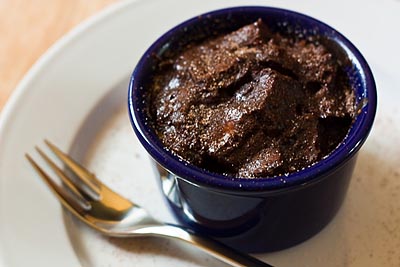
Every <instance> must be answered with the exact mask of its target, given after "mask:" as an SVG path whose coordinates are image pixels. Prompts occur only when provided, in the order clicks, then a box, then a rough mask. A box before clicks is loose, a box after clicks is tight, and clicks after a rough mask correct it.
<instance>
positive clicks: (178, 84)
mask: <svg viewBox="0 0 400 267" xmlns="http://www.w3.org/2000/svg"><path fill="white" fill-rule="evenodd" d="M341 64H342V63H341V60H339V59H338V58H337V57H336V56H335V54H334V53H333V52H332V51H329V50H328V48H327V46H326V45H323V44H322V42H320V41H318V39H317V38H316V39H315V40H311V39H310V40H309V39H308V40H304V39H300V38H297V37H287V36H281V35H280V34H277V33H272V32H271V31H270V30H269V29H268V28H267V27H266V25H265V24H264V23H263V22H262V21H261V20H258V21H257V22H255V23H253V24H250V25H247V26H244V27H242V28H240V29H238V30H237V31H234V32H232V33H229V34H227V35H223V36H219V37H214V38H212V39H210V40H205V41H203V42H200V43H195V44H189V45H187V46H186V47H185V48H184V49H183V50H182V51H181V52H180V53H179V54H177V55H175V56H173V57H170V58H168V59H163V60H161V61H160V63H159V66H158V72H157V74H156V75H155V76H154V78H153V82H152V84H151V88H152V89H151V90H150V92H149V98H150V103H151V104H150V108H149V113H150V114H149V115H150V117H151V118H152V120H153V121H152V124H153V127H154V129H155V131H156V133H157V134H158V136H159V138H160V140H161V141H162V142H163V144H164V145H165V147H166V148H167V149H169V150H171V151H172V152H173V153H175V154H176V155H178V156H180V157H181V158H183V159H184V160H186V161H187V162H189V163H192V164H194V165H197V166H199V167H202V168H204V169H207V170H209V171H212V172H217V173H221V174H226V175H230V176H236V177H242V178H255V177H273V176H276V175H282V174H287V173H291V172H295V171H297V170H301V169H303V168H305V167H307V166H310V165H311V164H313V163H315V162H317V161H318V160H320V159H321V158H323V157H325V156H326V155H328V154H329V153H330V152H331V151H332V150H334V149H335V148H336V147H337V146H338V144H339V143H340V142H341V141H342V140H343V138H344V137H345V136H346V134H347V132H348V130H349V128H350V126H351V123H352V120H353V117H354V116H355V97H354V92H353V90H352V88H351V87H350V84H349V82H348V80H347V78H346V75H345V74H344V71H343V66H342V65H341Z"/></svg>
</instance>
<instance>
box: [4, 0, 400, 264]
mask: <svg viewBox="0 0 400 267" xmlns="http://www.w3.org/2000/svg"><path fill="white" fill-rule="evenodd" d="M240 4H242V5H243V4H245V5H250V4H260V5H261V4H263V5H272V6H279V7H284V8H288V9H292V10H297V11H300V12H303V13H306V14H309V15H311V16H314V17H316V18H318V19H320V20H323V21H325V22H327V23H328V24H330V25H332V26H333V27H334V28H336V29H338V30H339V31H341V32H342V33H344V34H345V35H346V36H347V37H348V38H349V39H350V40H352V41H353V42H354V43H355V45H356V46H358V47H359V48H360V50H361V51H362V52H363V54H364V55H365V57H366V58H367V60H368V61H369V62H370V64H371V66H372V69H373V72H374V74H375V77H376V80H377V84H378V90H379V109H378V114H377V118H376V123H375V127H374V130H373V132H372V133H371V135H370V138H369V140H368V142H367V143H366V144H365V146H364V147H363V149H362V151H361V153H360V156H359V161H358V164H357V166H356V171H355V174H354V177H353V180H352V183H351V186H350V191H349V194H348V197H347V198H346V201H345V204H344V206H343V208H342V209H341V210H340V212H339V214H338V215H337V216H336V217H335V219H334V220H333V222H332V223H331V224H329V225H328V226H327V227H326V228H325V229H324V230H323V231H322V232H321V233H320V234H318V235H317V236H315V237H314V238H312V239H310V240H308V241H306V242H304V243H303V244H301V245H299V246H296V247H294V248H291V249H288V250H285V251H281V252H277V253H270V254H263V255H257V256H258V257H260V258H262V259H265V260H268V262H270V263H272V264H275V265H276V266H279V267H285V266H294V265H296V266H400V250H399V247H400V178H399V177H400V167H399V164H398V162H399V160H400V158H399V157H400V149H399V147H400V146H399V139H398V136H400V128H399V127H400V116H399V108H398V106H397V102H398V99H399V97H400V96H399V94H400V93H399V92H400V90H398V85H399V84H400V78H399V77H400V75H399V73H398V62H400V56H399V53H398V44H399V43H400V39H399V35H398V26H399V25H400V16H398V14H400V2H399V1H396V0H385V1H373V0H370V1H344V0H341V1H330V2H322V1H298V0H292V1H285V2H281V1H249V0H247V1H239V0H237V1H212V0H206V1H205V0H203V1H194V0H193V1H178V0H169V1H165V0H164V1H163V0H152V1H144V0H143V1H128V2H126V1H125V2H120V3H118V4H117V5H114V6H112V7H111V8H109V9H107V10H106V11H104V12H102V13H101V14H99V15H98V16H96V17H95V18H92V19H90V20H89V21H87V22H85V23H83V24H82V25H81V26H79V27H78V28H77V29H75V30H74V31H72V32H71V33H69V34H68V35H66V36H65V37H64V38H63V39H62V40H60V41H59V42H58V43H57V44H56V45H54V46H53V47H52V48H51V49H50V50H49V51H48V52H47V53H46V54H45V55H44V56H43V57H42V58H41V59H40V60H39V61H38V63H36V64H35V66H34V67H33V68H32V69H31V71H30V72H29V73H28V74H27V75H26V77H25V78H24V79H23V80H22V81H21V83H20V84H19V86H18V88H17V89H16V91H15V93H14V94H13V96H12V98H11V99H10V101H9V102H8V104H7V105H6V107H5V108H4V110H3V112H2V114H1V117H0V266H2V265H3V266H9V267H17V266H41V267H50V266H52V267H53V266H60V267H63V266H75V267H76V266H80V265H84V266H96V267H98V266H224V265H223V264H220V263H219V262H217V261H215V260H213V259H211V258H208V257H207V256H205V255H203V254H201V253H197V251H195V250H193V249H192V248H188V247H187V246H183V245H181V244H179V243H171V242H168V241H165V240H160V239H140V240H118V239H109V238H105V237H102V236H100V235H98V234H97V233H94V232H93V231H91V230H89V229H88V228H87V227H85V226H82V225H81V224H79V223H77V222H76V221H75V220H73V219H71V218H70V217H69V216H68V215H65V214H64V213H63V212H62V209H61V207H60V205H59V204H58V203H57V201H56V199H55V198H54V197H53V196H52V195H51V193H50V192H49V190H48V189H47V188H46V187H45V185H44V184H43V183H42V182H41V181H40V180H39V178H38V177H37V175H36V174H35V173H34V172H33V170H32V169H31V167H30V166H29V165H28V163H27V162H26V160H25V159H24V153H26V152H30V153H32V154H34V153H33V147H34V146H35V145H37V144H40V145H42V144H43V143H42V140H43V138H48V139H50V140H52V141H53V142H54V143H56V144H58V145H59V146H60V147H61V148H63V149H64V150H67V151H69V152H70V153H72V154H73V155H74V156H75V157H77V158H78V159H79V160H81V161H83V162H84V163H85V164H86V165H87V166H88V167H89V168H90V169H92V170H93V171H95V172H96V173H97V174H98V176H99V177H100V178H102V179H104V181H105V182H106V183H108V184H109V185H110V186H111V187H113V188H115V189H116V190H117V191H119V192H120V193H122V194H124V195H125V196H127V197H130V198H132V199H133V200H135V201H136V202H138V203H140V204H142V205H143V206H144V207H146V208H148V209H149V210H150V211H151V213H153V214H154V216H156V217H158V218H162V219H165V220H169V221H171V220H172V219H171V218H170V215H169V213H168V211H167V209H166V208H165V205H164V203H163V202H162V199H161V197H160V193H159V192H158V189H157V187H156V184H155V179H154V177H152V176H153V174H152V172H151V170H150V168H149V163H148V158H147V156H146V154H145V153H144V151H143V149H142V148H141V147H140V145H139V144H138V143H137V141H136V139H135V137H134V134H133V131H132V130H131V128H130V124H129V120H128V117H127V111H126V107H125V106H126V101H125V98H126V91H127V89H126V86H127V82H128V77H129V74H130V72H131V71H132V69H133V68H134V66H135V63H136V62H137V60H138V58H139V57H140V55H141V54H142V53H143V52H144V50H145V49H146V48H147V47H148V46H149V45H150V44H151V43H152V42H153V41H154V40H155V39H156V37H157V36H159V35H160V34H161V33H163V32H165V31H166V30H167V29H169V28H171V27H172V26H173V25H175V24H177V23H179V22H181V21H183V20H185V19H187V18H189V17H192V16H194V15H197V14H200V13H202V12H205V11H209V10H211V9H216V8H221V7H227V6H233V5H240ZM34 156H37V155H36V154H34ZM64 215H65V216H64Z"/></svg>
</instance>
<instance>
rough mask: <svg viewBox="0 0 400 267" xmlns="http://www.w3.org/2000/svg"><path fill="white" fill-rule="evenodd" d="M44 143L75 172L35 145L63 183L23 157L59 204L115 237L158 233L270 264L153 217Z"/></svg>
mask: <svg viewBox="0 0 400 267" xmlns="http://www.w3.org/2000/svg"><path fill="white" fill-rule="evenodd" d="M45 143H46V144H47V145H48V147H49V148H50V149H51V150H52V152H53V153H54V154H55V155H56V156H57V157H58V158H59V159H60V160H61V161H62V162H63V163H64V164H65V165H66V166H67V167H68V169H69V170H71V171H72V173H73V174H74V175H73V176H72V175H67V173H66V172H64V171H63V170H62V169H61V168H60V167H58V166H57V165H56V164H55V163H54V162H53V161H52V160H51V159H50V158H49V157H48V156H46V154H45V153H44V152H43V151H42V150H41V149H39V148H38V147H36V150H37V151H38V152H39V154H40V155H41V157H42V158H43V159H44V160H45V161H46V163H47V164H48V165H49V166H50V167H51V169H52V170H53V171H54V172H55V173H56V174H57V176H58V177H59V178H60V179H61V180H62V183H63V185H64V186H60V185H58V184H56V183H55V182H54V181H53V180H52V179H51V178H50V176H49V175H48V174H47V173H46V172H45V171H44V170H43V169H42V168H41V167H40V166H39V165H38V164H37V163H36V162H35V161H34V160H33V159H32V157H31V156H30V155H29V154H26V155H25V156H26V158H27V159H28V160H29V162H30V163H31V164H32V166H33V167H34V169H35V170H36V172H37V173H38V174H39V175H40V177H41V178H43V180H44V182H45V183H46V184H47V185H48V186H49V188H50V189H51V190H52V191H53V193H54V194H55V196H56V197H57V198H58V200H59V201H60V202H61V204H62V205H63V206H64V207H65V208H66V209H67V210H69V211H70V212H71V213H72V214H74V215H75V216H76V217H77V218H78V219H80V220H81V221H83V222H84V223H86V224H87V225H89V226H90V227H92V228H94V229H96V230H98V231H100V232H101V233H103V234H105V235H108V236H114V237H143V236H158V237H164V238H170V239H175V240H181V241H184V242H186V243H189V244H191V245H193V246H195V247H197V248H199V249H200V250H202V251H203V252H205V253H207V254H209V255H211V256H213V257H215V258H217V259H219V260H221V261H223V262H225V263H227V264H229V265H231V266H236V267H239V266H240V267H243V266H252V267H268V266H269V267H272V266H271V265H269V264H267V263H264V262H262V261H260V260H258V259H256V258H254V257H251V256H250V255H247V254H244V253H242V252H240V251H236V250H234V249H232V248H230V247H228V246H225V245H223V244H222V243H219V242H217V241H215V240H212V239H210V238H207V237H205V236H200V235H198V234H196V233H195V232H193V231H191V230H190V229H186V228H183V227H181V226H178V225H171V224H165V223H162V222H159V221H157V220H155V219H154V218H152V217H151V216H150V215H149V214H148V212H147V211H146V210H145V209H143V208H142V207H140V206H138V205H137V204H135V203H132V202H131V201H129V200H128V199H126V198H124V197H122V196H121V195H119V194H117V193H115V192H114V191H112V190H111V189H110V188H109V187H107V186H106V185H105V184H103V183H102V182H101V181H100V180H98V179H97V178H96V176H95V175H94V174H92V173H90V172H89V171H88V170H86V169H85V168H84V167H82V166H81V165H79V164H78V163H77V162H76V161H74V160H73V159H72V158H71V157H69V156H68V155H67V154H65V153H63V152H62V151H61V150H60V149H59V148H57V147H56V146H55V145H53V144H51V143H50V142H49V141H47V140H45ZM73 177H74V178H73Z"/></svg>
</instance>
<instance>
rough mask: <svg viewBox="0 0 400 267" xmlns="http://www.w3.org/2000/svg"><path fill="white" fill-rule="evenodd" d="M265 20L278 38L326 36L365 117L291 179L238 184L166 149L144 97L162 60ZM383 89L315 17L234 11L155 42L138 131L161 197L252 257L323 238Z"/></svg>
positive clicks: (135, 89) (134, 113)
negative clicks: (345, 63)
mask: <svg viewBox="0 0 400 267" xmlns="http://www.w3.org/2000/svg"><path fill="white" fill-rule="evenodd" d="M258 18H261V19H263V21H264V22H265V23H266V24H267V25H268V26H269V27H270V28H271V29H272V30H274V31H278V32H280V31H284V32H286V33H287V32H291V33H293V34H301V35H304V36H308V35H319V36H323V37H325V38H327V39H329V40H332V41H333V42H334V43H336V44H337V46H338V47H340V53H344V54H345V55H346V56H347V57H348V59H349V60H350V62H351V66H349V67H347V68H346V70H345V71H346V73H347V75H348V77H349V80H350V82H351V84H352V86H353V88H354V90H355V95H356V99H357V102H358V103H359V113H358V115H357V117H356V118H355V120H354V122H353V124H352V127H351V129H350V131H349V133H348V135H347V136H346V138H345V139H344V141H343V142H342V143H341V144H340V145H339V146H338V147H337V148H336V149H335V150H334V151H333V152H332V153H331V154H330V155H329V156H328V157H326V158H324V159H322V160H321V161H319V162H318V163H316V164H314V165H312V166H310V167H308V168H305V169H304V170H301V171H298V172H296V173H292V174H290V175H288V176H278V177H273V178H258V179H239V178H234V177H227V176H223V175H220V174H216V173H212V172H209V171H207V170H204V169H202V168H199V167H197V166H194V165H191V164H188V163H187V162H185V161H182V160H181V159H180V158H179V157H177V156H175V155H174V154H172V153H171V152H170V151H168V150H167V149H165V148H164V146H163V144H162V143H161V141H160V140H159V139H158V137H157V135H156V134H155V132H154V130H153V129H152V128H151V127H150V126H149V123H148V122H149V119H150V118H149V117H148V114H147V113H146V112H145V110H146V108H145V105H146V104H147V100H146V97H145V92H146V90H148V89H147V85H148V84H149V79H151V77H152V71H153V69H154V68H153V67H154V64H155V62H156V60H157V58H159V57H160V56H162V54H163V53H165V52H166V51H168V50H170V49H174V48H176V47H180V46H182V45H184V44H185V43H187V42H191V41H195V40H196V38H204V37H206V36H209V35H213V34H214V33H215V32H217V33H223V32H230V31H232V30H236V29H238V28H240V27H241V26H244V25H246V24H249V23H252V22H254V21H256V20H257V19H258ZM376 98H377V96H376V86H375V82H374V78H373V75H372V73H371V70H370V68H369V66H368V64H367V62H366V61H365V59H364V57H363V56H362V55H361V53H360V52H359V51H358V49H357V48H356V47H355V46H354V45H353V44H352V43H351V42H350V41H349V40H348V39H347V38H346V37H344V36H343V35H342V34H340V33H339V32H337V31H336V30H335V29H333V28H332V27H330V26H328V25H326V24H324V23H323V22H320V21H318V20H316V19H314V18H311V17H309V16H306V15H303V14H300V13H297V12H293V11H289V10H284V9H279V8H271V7H261V6H244V7H232V8H227V9H222V10H216V11H212V12H209V13H206V14H202V15H200V16H197V17H195V18H192V19H190V20H188V21H185V22H183V23H182V24H180V25H178V26H176V27H175V28H173V29H171V30H170V31H168V32H166V33H165V34H164V35H162V36H161V37H160V38H159V39H158V40H156V41H155V42H154V43H153V44H152V45H151V46H150V48H149V49H148V50H147V51H146V52H145V54H144V55H143V56H142V58H141V59H140V60H139V62H138V64H137V66H136V68H135V70H134V72H133V74H132V77H131V82H130V85H129V94H128V105H129V115H130V118H131V123H132V126H133V129H134V131H135V133H136V135H137V137H138V139H139V141H140V142H141V143H142V145H143V146H144V147H145V149H146V150H147V151H148V153H149V154H150V155H151V157H152V158H153V159H154V163H155V166H156V167H157V171H158V174H159V181H160V185H161V188H162V191H163V193H164V195H165V197H166V200H167V202H168V204H169V205H170V207H171V210H172V211H173V213H174V215H175V216H176V218H177V219H178V220H179V221H180V222H181V223H182V224H184V225H185V226H188V227H190V228H192V229H194V230H195V231H198V232H200V233H203V234H206V235H209V236H211V237H213V238H215V239H218V240H219V241H221V242H223V243H225V244H227V245H229V246H232V247H235V248H236V249H240V250H243V251H247V252H266V251H274V250H280V249H283V248H287V247H290V246H292V245H295V244H298V243H300V242H302V241H304V240H306V239H308V238H309V237H311V236H313V235H314V234H316V233H317V232H319V231H320V230H321V229H322V228H323V227H324V226H325V225H326V224H327V223H328V222H329V221H330V220H331V219H332V218H333V217H334V215H335V214H336V212H337V211H338V209H339V207H340V206H341V204H342V202H343V199H344V196H345V194H346V192H347V188H348V185H349V181H350V178H351V175H352V173H353V169H354V165H355V161H356V156H357V152H358V151H359V149H360V147H361V146H362V144H363V143H364V141H365V140H366V138H367V136H368V134H369V132H370V129H371V127H372V124H373V121H374V117H375V112H376V100H377V99H376Z"/></svg>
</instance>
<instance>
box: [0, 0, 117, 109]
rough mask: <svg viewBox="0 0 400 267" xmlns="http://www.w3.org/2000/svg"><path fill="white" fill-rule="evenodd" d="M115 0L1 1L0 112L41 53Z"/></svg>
mask: <svg viewBox="0 0 400 267" xmlns="http://www.w3.org/2000/svg"><path fill="white" fill-rule="evenodd" d="M113 2H117V0H89V1H88V0H40V1H30V0H0V112H1V110H2V109H3V107H4V105H5V103H6V101H7V99H8V98H9V97H10V95H11V93H12V91H13V90H14V89H15V87H16V85H17V84H18V82H19V81H20V80H21V78H22V77H23V76H24V74H25V73H26V72H27V71H28V70H29V68H30V67H31V66H32V64H33V63H35V61H36V60H37V59H38V58H39V57H40V55H42V54H43V53H44V52H45V51H46V50H47V49H48V48H49V47H50V46H51V45H52V44H53V43H54V42H55V41H57V40H58V39H59V38H60V37H61V36H62V35H64V34H65V33H66V32H68V31H69V30H70V29H72V28H73V27H74V26H76V25H77V24H79V23H80V22H81V21H83V20H84V19H86V18H87V17H89V16H90V15H93V14H95V13H97V12H98V11H99V10H101V9H103V8H104V7H106V6H108V5H110V4H111V3H113Z"/></svg>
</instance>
